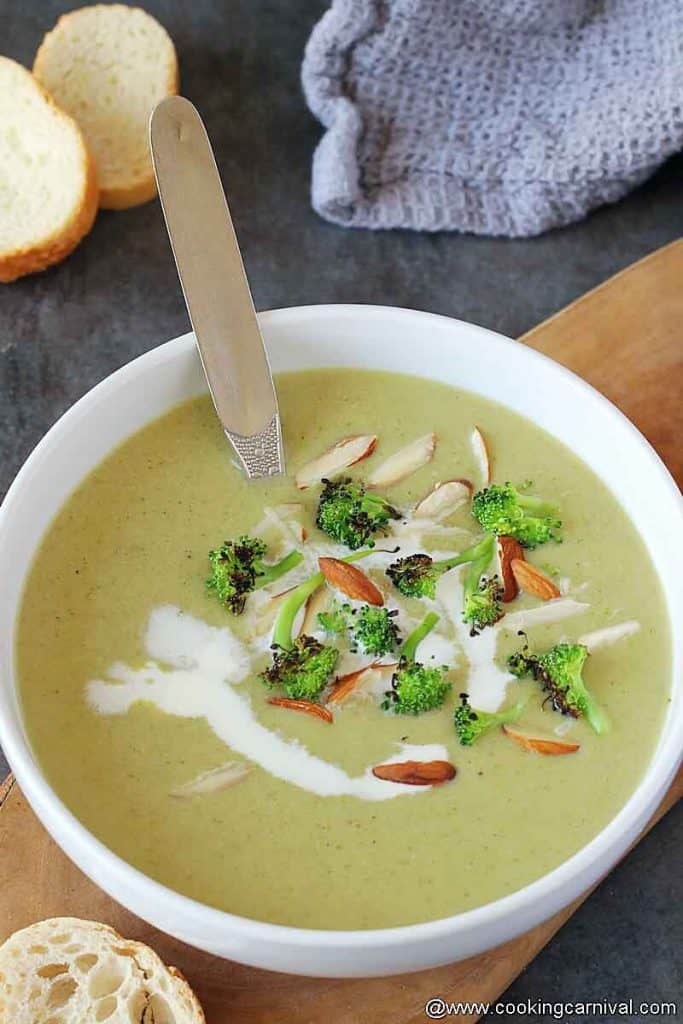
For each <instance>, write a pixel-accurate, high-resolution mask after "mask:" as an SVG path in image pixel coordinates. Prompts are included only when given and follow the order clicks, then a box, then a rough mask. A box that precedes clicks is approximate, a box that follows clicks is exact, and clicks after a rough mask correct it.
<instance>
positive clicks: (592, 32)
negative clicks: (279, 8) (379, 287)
mask: <svg viewBox="0 0 683 1024" xmlns="http://www.w3.org/2000/svg"><path fill="white" fill-rule="evenodd" d="M302 79H303V85H304V91H305V94H306V98H307V101H308V104H309V106H310V108H311V110H312V111H313V113H314V114H315V115H316V116H317V117H318V119H319V120H320V121H321V122H322V124H323V125H324V126H325V128H326V132H325V134H324V136H323V138H322V141H321V142H320V144H319V146H318V148H317V150H316V153H315V156H314V159H313V182H312V199H313V206H314V207H315V209H316V210H317V211H318V213H319V214H320V215H321V216H323V217H325V218H326V219H328V220H330V221H334V222H335V223H337V224H343V225H345V226H347V227H369V228H415V229H417V230H423V231H440V230H456V231H470V232H475V233H476V234H486V235H508V236H521V235H535V234H538V233H540V232H542V231H546V230H548V229H549V228H552V227H557V226H559V225H563V224H568V223H570V222H571V221H575V220H578V219H580V218H581V217H583V216H584V215H585V214H586V213H587V212H588V211H589V210H590V209H592V208H593V207H596V206H599V205H600V204H602V203H607V202H613V201H614V200H616V199H619V198H620V197H621V196H623V195H624V194H625V193H626V192H628V191H629V189H631V188H633V186H635V185H637V184H639V183H640V182H642V181H644V179H645V178H647V177H648V176H649V175H650V174H651V173H652V172H653V171H654V170H655V168H656V167H657V166H658V165H659V164H661V163H662V161H663V160H664V159H666V157H668V156H670V155H671V154H672V153H674V152H676V151H677V150H678V149H680V148H681V146H682V145H683V114H682V108H683V2H681V0H334V2H333V3H332V6H331V8H330V9H329V10H328V12H327V13H326V14H325V15H324V17H323V18H322V20H321V21H320V22H319V23H318V25H317V26H316V27H315V29H314V31H313V34H312V35H311V38H310V40H309V42H308V46H307V48H306V54H305V58H304V64H303V71H302Z"/></svg>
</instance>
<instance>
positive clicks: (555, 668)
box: [508, 644, 608, 735]
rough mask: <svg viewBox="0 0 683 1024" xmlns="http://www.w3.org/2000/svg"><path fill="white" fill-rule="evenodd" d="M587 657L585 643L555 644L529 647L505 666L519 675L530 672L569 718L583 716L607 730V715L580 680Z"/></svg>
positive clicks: (594, 724)
mask: <svg viewBox="0 0 683 1024" xmlns="http://www.w3.org/2000/svg"><path fill="white" fill-rule="evenodd" d="M587 657H588V648H587V647H586V646H585V645H584V644H556V645H555V646H554V647H551V648H550V650H548V651H546V652H545V653H544V654H530V653H529V651H528V648H527V647H525V648H524V649H523V650H522V651H518V652H517V653H516V654H511V655H510V657H509V658H508V667H509V669H510V671H511V672H512V673H513V675H516V676H517V677H518V678H520V679H521V678H523V677H524V676H533V678H534V679H536V680H537V681H538V682H539V683H540V684H541V686H542V687H543V689H544V690H545V691H546V692H547V693H548V695H549V697H550V700H551V703H552V706H553V708H554V709H555V711H560V712H561V713H562V714H563V715H571V716H572V718H581V717H582V716H583V717H585V718H586V720H587V721H588V723H589V724H590V725H591V727H592V728H593V730H594V731H595V732H596V733H597V734H598V735H601V734H602V733H605V732H607V729H608V721H607V717H606V715H605V713H604V711H602V709H601V708H600V706H599V705H598V704H597V702H596V700H595V698H594V697H593V695H592V694H591V693H590V691H589V690H588V688H587V686H586V684H585V683H584V681H583V677H582V673H583V667H584V665H585V663H586V658H587Z"/></svg>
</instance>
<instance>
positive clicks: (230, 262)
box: [149, 96, 285, 479]
mask: <svg viewBox="0 0 683 1024" xmlns="http://www.w3.org/2000/svg"><path fill="white" fill-rule="evenodd" d="M149 138H150V147H151V150H152V161H153V163H154V173H155V175H156V180H157V185H158V188H159V197H160V199H161V206H162V209H163V211H164V218H165V220H166V228H167V230H168V236H169V238H170V240H171V247H172V249H173V255H174V257H175V262H176V266H177V268H178V275H179V277H180V283H181V285H182V289H183V294H184V296H185V304H186V305H187V311H188V313H189V314H190V320H191V322H192V327H193V329H194V333H195V337H196V339H197V346H198V348H199V354H200V356H201V360H202V365H203V367H204V372H205V374H206V379H207V381H208V383H209V390H210V392H211V397H212V398H213V404H214V406H215V407H216V412H217V413H218V417H219V419H220V421H221V423H222V425H223V429H224V431H225V434H226V437H227V438H228V440H229V441H230V442H231V444H232V446H233V448H234V449H235V452H236V454H237V457H238V459H239V462H240V464H241V465H242V466H243V468H244V470H245V472H246V474H247V476H248V477H249V478H250V479H253V478H256V477H263V476H275V475H277V474H279V473H284V471H285V462H284V452H283V447H282V431H281V427H280V414H279V411H278V405H277V397H276V394H275V387H274V385H273V378H272V375H271V372H270V366H269V364H268V357H267V355H266V350H265V346H264V344H263V338H262V336H261V331H260V329H259V325H258V322H257V320H256V313H255V311H254V303H253V300H252V297H251V292H250V290H249V282H248V281H247V276H246V274H245V271H244V264H243V263H242V256H241V254H240V250H239V246H238V244H237V236H236V235H235V229H234V227H233V224H232V218H231V217H230V211H229V209H228V204H227V201H226V198H225V193H224V191H223V186H222V184H221V179H220V176H219V174H218V168H217V166H216V160H215V158H214V155H213V150H212V149H211V143H210V142H209V138H208V135H207V134H206V129H205V127H204V123H203V121H202V119H201V117H200V116H199V114H198V113H197V110H196V109H195V107H194V106H193V105H192V103H190V102H189V100H186V99H184V98H183V97H182V96H170V97H168V99H165V100H162V102H161V103H159V104H158V106H157V107H156V108H155V109H154V111H153V112H152V116H151V118H150V124H149Z"/></svg>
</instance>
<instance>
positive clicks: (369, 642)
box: [351, 604, 401, 657]
mask: <svg viewBox="0 0 683 1024" xmlns="http://www.w3.org/2000/svg"><path fill="white" fill-rule="evenodd" d="M397 615H398V611H397V610H396V609H392V610H391V611H390V610H389V609H388V608H376V607H373V606H372V605H369V604H365V605H363V607H362V608H359V609H358V612H357V613H356V615H355V616H354V619H353V622H352V624H351V631H352V633H353V639H354V642H355V643H356V644H357V645H358V647H360V648H361V650H362V651H363V653H364V654H374V655H375V657H382V655H384V654H391V652H392V651H395V650H396V648H397V646H398V644H399V643H400V642H401V641H400V637H399V632H398V626H397V625H396V616H397Z"/></svg>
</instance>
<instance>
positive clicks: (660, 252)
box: [519, 238, 683, 348]
mask: <svg viewBox="0 0 683 1024" xmlns="http://www.w3.org/2000/svg"><path fill="white" fill-rule="evenodd" d="M672 249H683V238H676V239H674V241H673V242H669V243H668V244H667V245H663V246H662V247H661V248H660V249H655V251H654V252H650V253H648V254H647V256H643V257H642V258H641V259H639V260H637V261H636V262H635V263H631V264H629V266H627V267H624V268H623V269H622V270H618V271H617V273H616V274H612V276H611V277H608V278H607V279H606V280H605V281H601V282H600V284H598V285H596V286H595V287H594V288H591V289H590V291H587V292H584V293H583V294H582V295H579V296H577V298H575V299H574V300H573V301H572V302H570V303H569V305H568V306H563V307H562V309H558V311H557V313H553V314H552V316H549V317H546V319H545V320H542V321H541V323H540V324H536V326H535V327H531V328H530V329H529V330H528V331H525V332H524V334H521V335H520V336H519V341H522V342H524V344H525V345H530V346H531V347H532V348H533V347H534V343H535V341H536V338H537V337H538V336H539V335H540V334H542V333H545V332H546V331H547V330H548V328H549V327H551V326H552V325H553V324H554V323H556V322H557V321H558V320H559V319H560V318H564V317H565V315H566V314H568V313H571V312H572V311H573V310H575V309H577V308H578V307H579V306H581V305H583V304H584V303H588V302H592V301H594V300H595V298H596V297H597V296H599V295H600V293H601V292H603V291H606V290H607V289H609V288H611V287H612V286H613V285H615V284H616V283H617V282H623V281H624V280H625V279H626V278H628V277H629V276H631V275H632V274H635V273H637V272H638V271H641V270H642V269H643V266H644V265H645V264H646V263H647V264H649V263H657V262H659V261H660V260H661V259H663V258H664V257H665V256H666V255H668V254H669V253H670V252H671V250H672Z"/></svg>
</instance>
